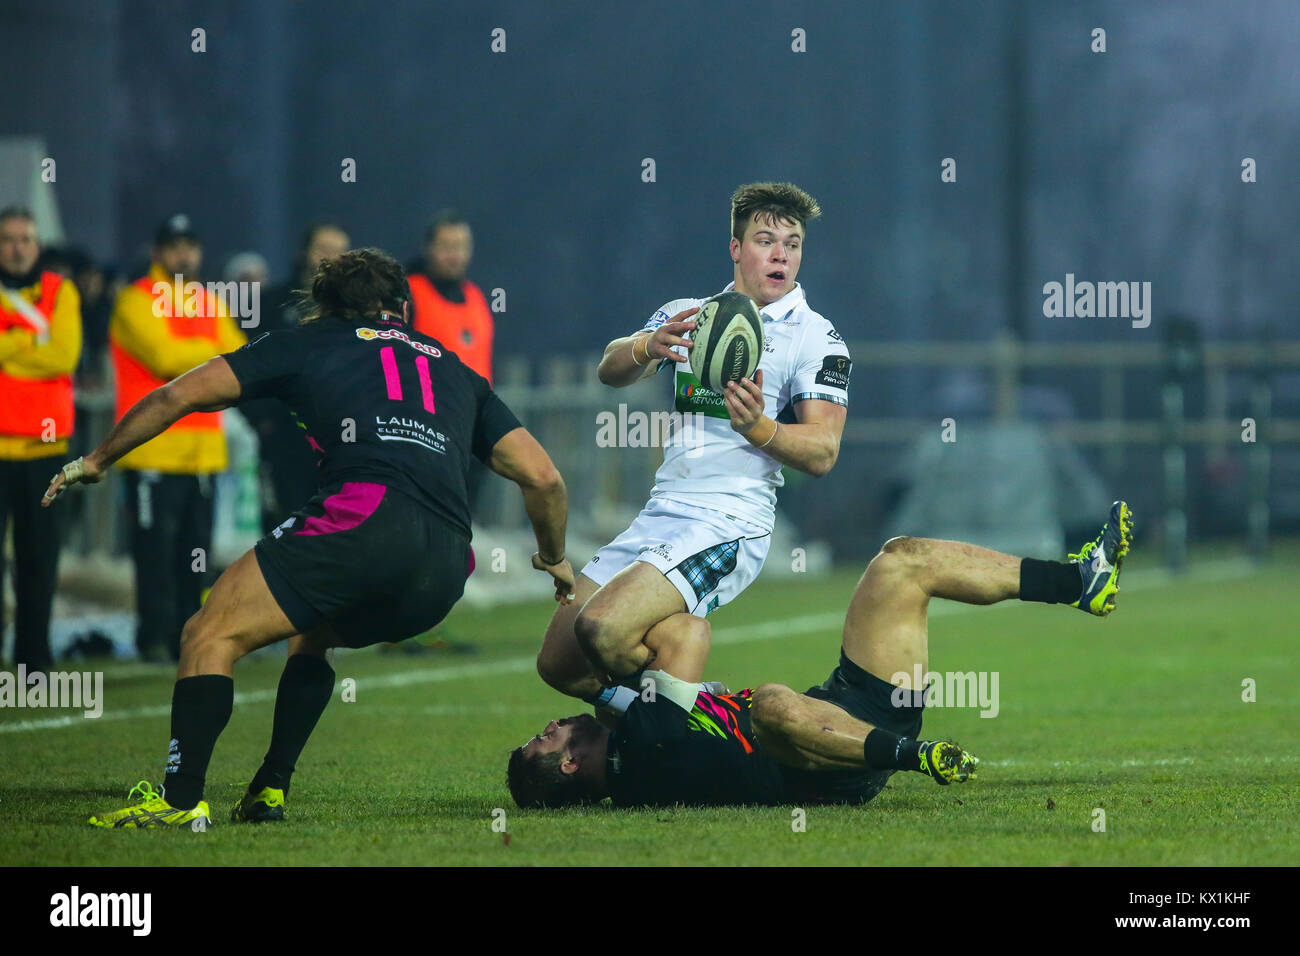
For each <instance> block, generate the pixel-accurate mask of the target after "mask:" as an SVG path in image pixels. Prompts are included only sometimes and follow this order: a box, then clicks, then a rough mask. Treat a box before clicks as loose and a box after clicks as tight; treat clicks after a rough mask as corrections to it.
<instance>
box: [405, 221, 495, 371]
mask: <svg viewBox="0 0 1300 956" xmlns="http://www.w3.org/2000/svg"><path fill="white" fill-rule="evenodd" d="M473 255H474V236H473V233H471V232H470V228H469V223H468V222H466V221H465V218H464V217H463V216H461V215H459V214H458V213H456V212H454V211H452V210H450V209H448V210H444V211H442V212H440V213H438V214H437V215H436V216H434V218H433V222H432V223H430V224H429V228H428V229H427V230H426V231H425V234H424V261H423V262H422V263H420V264H419V267H418V268H417V269H413V270H411V273H410V275H408V276H407V281H408V283H409V284H410V287H411V304H412V306H413V307H414V309H415V316H414V321H413V324H414V326H415V329H416V331H417V332H423V333H424V334H425V335H428V336H431V337H432V338H435V339H437V340H438V341H439V342H441V343H442V344H443V345H445V346H447V348H449V349H451V351H453V352H455V353H456V354H457V355H458V356H460V360H461V361H462V362H464V363H465V364H466V365H468V366H469V367H470V368H472V369H473V370H474V371H476V372H478V373H479V374H480V375H482V376H483V377H484V378H485V379H487V380H488V381H489V382H491V381H492V310H491V309H489V308H488V304H487V299H485V298H484V297H483V293H482V291H480V289H479V287H478V286H476V285H475V284H474V283H473V282H471V281H470V280H469V279H467V278H466V277H465V274H466V272H467V271H468V270H469V264H470V260H471V259H472V258H473Z"/></svg>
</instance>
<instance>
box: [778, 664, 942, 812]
mask: <svg viewBox="0 0 1300 956" xmlns="http://www.w3.org/2000/svg"><path fill="white" fill-rule="evenodd" d="M805 693H806V695H807V696H808V697H815V698H817V699H818V700H825V701H829V702H830V703H832V704H835V705H836V706H837V707H840V708H841V709H843V710H845V711H847V712H848V713H849V715H850V716H853V717H856V718H857V719H858V720H862V721H866V722H867V723H869V724H871V725H872V726H873V727H879V728H881V729H882V730H888V731H889V732H890V733H895V734H898V735H899V736H900V737H912V738H915V737H917V736H918V735H919V734H920V733H921V713H922V710H923V709H924V707H925V692H924V691H910V690H903V689H902V688H898V687H895V686H894V685H893V684H890V683H889V682H887V681H883V680H881V679H880V678H879V677H877V676H875V675H874V674H871V673H869V672H867V671H865V670H863V669H862V668H861V667H859V666H858V665H857V664H855V663H853V661H851V660H849V659H848V657H846V656H845V654H844V651H843V650H841V651H840V663H839V666H838V667H836V668H835V670H833V671H831V676H830V677H828V678H826V682H825V683H823V684H820V685H818V686H817V687H810V688H808V690H807V691H806V692H805ZM781 770H782V774H783V776H784V778H785V795H786V798H787V799H788V800H790V801H792V802H796V803H809V804H817V803H866V802H867V801H868V800H870V799H871V798H872V797H874V796H875V795H876V794H878V793H879V792H880V791H881V790H883V789H884V787H885V782H886V781H887V780H889V778H890V777H891V776H893V775H894V772H895V771H893V770H867V769H865V768H864V769H862V770H828V771H814V770H796V769H794V768H792V767H782V768H781Z"/></svg>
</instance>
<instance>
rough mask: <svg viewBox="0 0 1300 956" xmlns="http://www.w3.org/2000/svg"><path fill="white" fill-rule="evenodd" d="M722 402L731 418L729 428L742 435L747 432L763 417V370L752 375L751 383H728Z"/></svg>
mask: <svg viewBox="0 0 1300 956" xmlns="http://www.w3.org/2000/svg"><path fill="white" fill-rule="evenodd" d="M722 401H723V403H724V404H725V405H726V406H727V414H729V415H730V416H731V427H732V428H733V429H734V430H735V431H738V432H740V434H742V435H743V434H745V433H746V432H748V431H749V430H750V429H751V428H753V427H754V426H755V425H757V424H758V420H759V419H760V418H762V417H763V370H762V369H759V370H758V371H757V372H755V373H754V380H753V381H750V380H749V379H747V378H742V379H741V380H740V381H739V382H728V383H727V388H726V390H725V391H724V392H723V394H722Z"/></svg>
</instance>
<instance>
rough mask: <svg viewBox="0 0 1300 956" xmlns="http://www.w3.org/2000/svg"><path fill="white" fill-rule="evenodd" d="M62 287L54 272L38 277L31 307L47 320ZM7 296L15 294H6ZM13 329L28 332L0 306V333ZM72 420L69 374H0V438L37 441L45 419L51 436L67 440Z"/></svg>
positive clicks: (18, 315) (21, 318)
mask: <svg viewBox="0 0 1300 956" xmlns="http://www.w3.org/2000/svg"><path fill="white" fill-rule="evenodd" d="M62 286H63V276H61V275H59V274H58V273H55V272H42V273H41V297H40V298H39V299H38V300H37V301H36V303H35V306H36V311H38V312H40V313H41V315H43V316H45V318H46V319H47V320H50V319H51V318H52V317H53V315H54V303H55V301H56V300H57V299H58V297H59V289H60V288H62ZM7 294H8V295H17V294H18V293H17V292H15V291H13V290H9V291H8V293H7ZM14 326H19V327H21V328H25V329H31V328H32V326H31V323H29V322H28V321H27V319H26V318H25V317H24V316H23V314H22V313H21V312H16V311H10V310H9V309H7V308H5V307H4V306H3V304H0V332H4V331H6V330H8V329H10V328H13V327H14ZM32 331H33V332H36V331H39V330H37V329H32ZM75 417H76V416H75V413H74V411H73V406H72V375H71V373H67V374H64V375H56V376H54V377H53V378H19V377H17V376H14V375H7V374H5V373H4V372H3V371H0V435H24V436H28V435H30V436H33V437H37V436H40V435H41V434H42V433H44V432H45V430H46V427H47V424H46V419H53V420H54V434H56V435H58V436H59V438H61V439H62V438H67V437H68V436H69V435H71V434H72V427H73V422H74V419H75Z"/></svg>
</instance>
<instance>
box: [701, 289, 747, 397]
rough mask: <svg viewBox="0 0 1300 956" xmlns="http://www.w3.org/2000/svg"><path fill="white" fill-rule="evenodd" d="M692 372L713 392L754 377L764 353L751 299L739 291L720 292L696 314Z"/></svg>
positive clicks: (707, 300) (706, 300)
mask: <svg viewBox="0 0 1300 956" xmlns="http://www.w3.org/2000/svg"><path fill="white" fill-rule="evenodd" d="M694 320H695V323H696V326H695V331H694V332H692V333H691V340H692V341H693V342H694V343H695V345H694V346H693V347H692V348H691V350H690V351H691V371H692V372H694V373H695V377H696V378H698V379H699V380H700V384H701V385H703V386H704V387H705V388H707V389H709V390H710V391H713V392H719V393H721V392H723V391H725V390H726V387H727V383H728V382H739V381H740V380H741V379H742V378H750V379H752V378H753V377H754V370H755V369H757V368H758V362H759V359H760V358H762V356H763V317H762V316H761V315H759V314H758V306H756V305H754V300H753V299H751V298H750V297H749V296H747V295H745V294H743V293H741V292H719V293H718V294H717V295H715V296H714V297H713V298H711V299H705V300H704V302H703V304H701V305H700V311H699V312H697V313H695V316H694Z"/></svg>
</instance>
